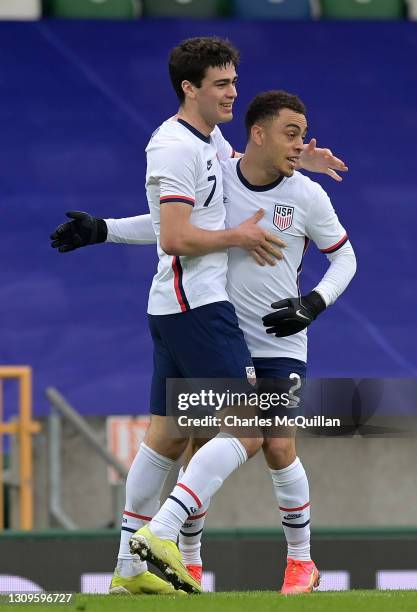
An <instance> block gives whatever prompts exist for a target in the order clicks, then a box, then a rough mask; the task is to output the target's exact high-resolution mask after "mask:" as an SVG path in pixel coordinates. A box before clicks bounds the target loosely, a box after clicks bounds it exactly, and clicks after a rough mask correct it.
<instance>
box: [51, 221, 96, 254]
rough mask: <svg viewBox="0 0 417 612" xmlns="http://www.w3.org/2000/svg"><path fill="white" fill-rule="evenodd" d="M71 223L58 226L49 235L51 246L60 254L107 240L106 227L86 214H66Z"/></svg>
mask: <svg viewBox="0 0 417 612" xmlns="http://www.w3.org/2000/svg"><path fill="white" fill-rule="evenodd" d="M66 215H67V217H69V218H70V219H72V221H67V222H66V223H62V224H61V225H58V227H57V228H56V230H55V231H54V232H53V233H52V234H51V236H50V238H51V240H52V242H51V246H52V248H54V249H58V251H59V252H60V253H68V251H74V250H75V249H79V248H80V247H84V246H87V245H89V244H96V243H98V242H104V241H105V240H106V238H107V225H106V222H105V221H104V219H98V218H97V217H93V216H92V215H89V214H88V213H86V212H79V211H76V210H70V211H69V212H67V213H66Z"/></svg>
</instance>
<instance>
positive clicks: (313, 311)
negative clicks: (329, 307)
mask: <svg viewBox="0 0 417 612" xmlns="http://www.w3.org/2000/svg"><path fill="white" fill-rule="evenodd" d="M271 308H275V309H276V312H271V313H269V314H267V315H265V316H264V317H262V321H263V324H264V325H265V327H267V328H268V329H267V330H266V333H267V334H275V335H276V337H277V338H284V337H285V336H292V335H293V334H297V333H298V332H300V331H301V330H303V329H305V328H306V327H307V326H308V325H310V323H312V322H313V321H314V319H315V318H316V317H317V316H318V315H319V314H320V313H321V312H322V311H323V310H324V309H325V308H326V304H325V302H324V300H323V298H322V297H321V295H319V294H318V293H317V292H316V291H311V292H310V293H309V294H307V295H303V296H301V297H299V298H287V299H286V300H280V301H279V302H274V303H273V304H271Z"/></svg>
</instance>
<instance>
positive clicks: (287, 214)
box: [274, 204, 294, 232]
mask: <svg viewBox="0 0 417 612" xmlns="http://www.w3.org/2000/svg"><path fill="white" fill-rule="evenodd" d="M293 217H294V206H286V205H284V204H275V210H274V225H275V227H277V228H278V229H279V230H281V232H283V231H284V230H286V229H288V228H289V227H291V225H292V220H293Z"/></svg>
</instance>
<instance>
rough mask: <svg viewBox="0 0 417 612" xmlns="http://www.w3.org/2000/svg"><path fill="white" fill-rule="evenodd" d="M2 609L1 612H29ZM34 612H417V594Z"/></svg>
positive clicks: (81, 603)
mask: <svg viewBox="0 0 417 612" xmlns="http://www.w3.org/2000/svg"><path fill="white" fill-rule="evenodd" d="M28 607H29V606H27V605H12V606H9V605H7V604H6V605H2V606H1V607H0V610H1V612H3V611H6V610H8V611H9V610H10V611H12V610H15V611H16V609H22V608H26V609H27V608H28ZM30 607H31V608H33V609H34V612H40V611H41V610H42V611H45V612H47V611H48V610H49V611H50V612H52V610H54V611H55V610H56V611H58V610H61V612H65V610H67V611H68V612H70V611H71V612H72V611H74V610H76V611H77V612H107V611H108V612H211V611H213V612H214V611H215V612H217V611H219V610H221V611H222V612H223V611H224V612H254V610H261V611H262V612H280V611H281V610H282V611H283V612H284V611H285V612H287V611H288V612H301V611H302V612H327V611H329V612H362V611H363V612H385V611H387V612H408V611H410V612H411V611H413V612H415V610H417V591H346V592H342V593H335V592H333V593H314V594H312V595H297V596H293V597H283V596H281V595H279V594H278V593H274V592H271V591H255V592H244V593H237V592H231V593H207V594H205V595H194V596H188V597H176V596H172V597H171V596H166V597H158V596H155V595H150V596H141V597H131V596H109V595H76V598H75V602H74V604H69V605H60V606H56V605H49V606H44V605H33V604H32V605H31V606H30Z"/></svg>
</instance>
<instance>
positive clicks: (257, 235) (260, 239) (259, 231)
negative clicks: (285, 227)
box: [236, 208, 287, 266]
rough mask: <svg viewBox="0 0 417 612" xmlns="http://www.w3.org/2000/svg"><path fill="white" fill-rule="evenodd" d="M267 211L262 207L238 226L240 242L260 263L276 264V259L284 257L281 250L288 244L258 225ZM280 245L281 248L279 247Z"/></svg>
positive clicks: (241, 246) (239, 244) (240, 245)
mask: <svg viewBox="0 0 417 612" xmlns="http://www.w3.org/2000/svg"><path fill="white" fill-rule="evenodd" d="M264 214H265V211H264V210H263V208H260V209H259V210H258V211H257V212H256V213H255V214H254V215H252V217H249V219H246V221H244V222H243V223H241V224H240V225H239V226H238V227H237V228H236V230H237V233H238V244H237V246H239V247H240V248H242V249H245V250H247V251H249V252H250V253H251V255H252V257H254V259H255V260H256V261H257V262H258V263H259V264H260V265H262V266H263V265H265V263H269V264H270V265H274V264H275V260H276V259H283V257H284V255H283V253H282V251H281V249H282V248H285V247H286V246H287V245H286V244H285V242H284V241H283V240H281V239H280V238H278V237H277V236H275V235H274V234H271V232H267V231H266V230H264V229H263V228H262V227H260V226H259V225H258V223H259V221H260V220H261V219H262V217H263V216H264ZM277 247H280V248H277Z"/></svg>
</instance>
